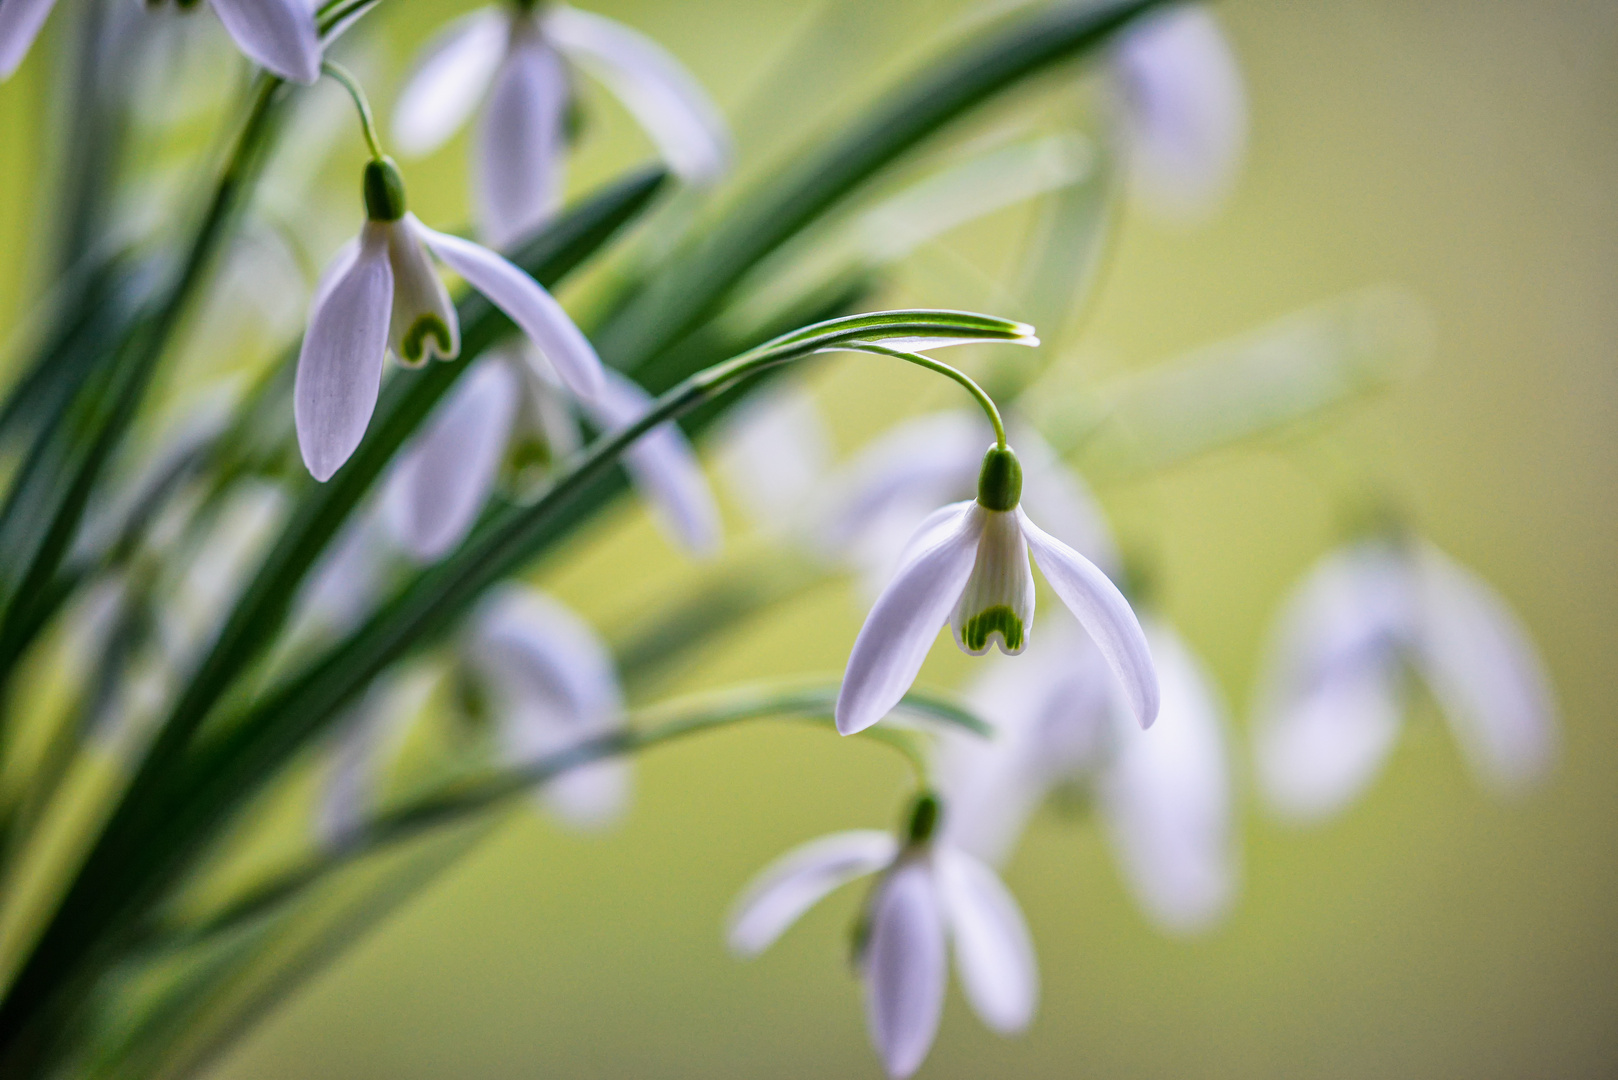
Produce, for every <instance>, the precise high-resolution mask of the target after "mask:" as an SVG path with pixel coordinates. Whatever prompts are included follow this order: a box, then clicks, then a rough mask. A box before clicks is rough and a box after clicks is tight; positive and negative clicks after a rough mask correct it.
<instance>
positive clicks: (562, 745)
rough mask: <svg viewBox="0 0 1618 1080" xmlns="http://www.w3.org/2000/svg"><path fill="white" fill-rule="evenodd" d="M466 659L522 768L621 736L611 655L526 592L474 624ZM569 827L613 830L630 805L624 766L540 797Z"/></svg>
mask: <svg viewBox="0 0 1618 1080" xmlns="http://www.w3.org/2000/svg"><path fill="white" fill-rule="evenodd" d="M465 650H466V654H467V662H468V664H469V665H470V666H471V667H472V669H473V670H475V671H477V672H479V673H480V674H481V675H482V676H483V678H484V680H485V682H486V685H487V687H488V690H489V694H490V698H491V704H492V706H493V708H494V712H495V716H496V720H497V723H498V730H499V733H500V741H501V745H502V748H503V752H504V755H505V758H506V760H507V761H508V762H509V763H511V764H513V765H528V764H532V763H534V762H536V761H540V760H543V759H545V758H547V757H550V756H552V755H555V754H559V753H562V752H564V751H567V750H570V749H572V748H573V747H576V746H578V745H580V744H581V743H585V742H588V741H590V740H592V739H599V738H601V737H603V736H607V735H611V734H612V733H613V732H615V731H618V730H619V729H620V728H621V727H622V726H623V722H624V705H623V696H622V693H621V692H620V691H619V689H618V677H617V674H616V672H615V671H614V669H613V664H612V657H611V655H610V654H609V653H608V652H607V648H606V646H605V645H603V644H602V642H601V640H600V639H599V638H598V637H596V635H595V631H593V630H592V629H591V628H590V626H589V625H588V624H587V623H585V622H584V620H582V619H580V618H579V617H578V616H577V615H575V614H574V613H573V612H572V611H569V610H568V609H567V608H566V607H564V606H563V605H561V604H560V603H558V602H556V601H555V600H552V599H551V598H549V597H547V596H545V595H543V594H542V593H539V592H537V591H535V590H533V589H526V588H522V587H519V586H509V587H507V588H506V589H504V590H503V591H501V592H498V593H496V594H494V595H493V596H491V597H490V598H489V599H488V600H487V601H486V602H485V603H484V605H483V606H482V607H481V608H480V609H479V611H478V612H477V614H476V615H475V617H474V620H473V631H472V633H471V634H470V636H469V637H468V639H467V642H466V645H465ZM538 797H539V799H540V801H541V802H542V804H543V805H545V806H546V807H547V808H549V809H550V810H551V811H552V812H553V813H555V814H556V815H557V816H559V817H561V818H562V819H563V820H565V821H567V822H568V823H570V824H573V825H576V826H578V827H581V828H598V827H601V826H603V825H608V824H611V823H612V822H613V821H615V820H616V819H617V818H618V817H619V816H620V815H621V814H622V813H623V811H624V808H625V806H626V805H627V803H628V800H629V766H628V765H627V764H626V763H625V762H624V761H623V760H622V759H619V758H611V757H609V758H603V759H601V760H597V761H593V762H590V763H588V764H584V765H580V766H578V767H576V768H573V769H569V770H568V771H566V772H564V773H563V774H561V775H560V776H558V777H556V778H555V779H553V780H551V781H550V782H548V783H547V784H545V785H544V787H542V788H541V789H540V790H539V792H538Z"/></svg>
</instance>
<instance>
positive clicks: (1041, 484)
mask: <svg viewBox="0 0 1618 1080" xmlns="http://www.w3.org/2000/svg"><path fill="white" fill-rule="evenodd" d="M1011 444H1012V445H1013V446H1015V447H1017V454H1018V456H1019V457H1020V458H1021V459H1022V476H1023V481H1022V505H1023V508H1024V509H1025V510H1027V511H1029V512H1030V513H1031V514H1033V516H1034V517H1037V518H1038V519H1039V520H1040V521H1041V522H1042V524H1041V526H1040V527H1041V528H1043V529H1044V530H1045V531H1046V532H1048V533H1050V534H1051V535H1052V536H1054V537H1056V538H1057V539H1058V540H1060V541H1062V543H1064V544H1066V545H1067V546H1068V547H1070V548H1072V549H1073V550H1074V551H1077V552H1078V553H1079V554H1080V555H1083V556H1084V557H1085V558H1086V559H1089V560H1090V561H1091V562H1093V563H1095V564H1096V568H1097V569H1099V570H1100V571H1101V572H1102V573H1103V574H1106V575H1107V576H1108V577H1109V578H1112V577H1116V576H1117V575H1118V573H1119V572H1120V571H1121V570H1122V569H1123V561H1122V560H1121V559H1120V558H1119V557H1118V545H1117V544H1116V543H1115V542H1114V541H1113V538H1112V530H1111V528H1110V527H1109V526H1108V525H1107V517H1106V515H1105V514H1104V513H1102V511H1101V506H1100V504H1099V503H1097V502H1096V499H1095V496H1094V495H1093V494H1092V493H1091V492H1090V488H1089V485H1087V484H1086V483H1085V482H1084V480H1083V478H1082V477H1080V476H1079V474H1078V473H1076V472H1074V471H1073V470H1072V469H1070V468H1068V466H1067V464H1066V463H1065V462H1064V461H1063V460H1062V459H1061V457H1060V456H1059V455H1058V454H1057V453H1056V451H1055V450H1054V449H1053V448H1052V447H1051V445H1050V444H1049V443H1047V442H1046V441H1045V439H1044V438H1043V437H1042V436H1041V435H1040V434H1039V432H1037V431H1035V430H1034V429H1033V428H1032V427H1031V426H1029V425H1027V424H1018V425H1016V426H1015V427H1013V429H1012V432H1011ZM974 482H975V478H974Z"/></svg>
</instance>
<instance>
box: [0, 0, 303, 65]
mask: <svg viewBox="0 0 1618 1080" xmlns="http://www.w3.org/2000/svg"><path fill="white" fill-rule="evenodd" d="M55 3H56V0H0V79H7V78H10V77H11V74H12V72H14V71H16V70H17V67H18V65H20V64H21V63H22V61H23V58H24V57H25V56H27V55H28V49H29V47H30V46H32V45H33V43H34V38H35V37H37V36H38V35H39V31H40V28H41V27H43V26H44V25H45V19H46V17H47V16H48V15H50V13H51V8H52V7H53V6H54V5H55ZM184 6H187V5H182V7H184ZM213 10H214V14H216V15H218V16H219V21H220V22H222V23H224V24H225V30H226V31H227V32H228V33H229V34H230V36H231V37H232V38H233V39H235V42H236V46H237V48H239V49H241V51H242V52H243V53H245V54H247V58H248V59H250V60H252V61H253V62H254V63H256V64H258V65H260V66H262V67H264V68H266V69H268V70H269V71H271V72H274V73H275V74H276V75H279V76H280V77H281V78H283V79H291V80H292V81H293V82H300V83H312V82H314V81H315V80H316V79H318V78H320V55H321V53H320V33H319V31H318V30H317V28H316V26H315V14H314V9H313V7H312V6H311V5H310V4H309V3H307V2H306V0H213Z"/></svg>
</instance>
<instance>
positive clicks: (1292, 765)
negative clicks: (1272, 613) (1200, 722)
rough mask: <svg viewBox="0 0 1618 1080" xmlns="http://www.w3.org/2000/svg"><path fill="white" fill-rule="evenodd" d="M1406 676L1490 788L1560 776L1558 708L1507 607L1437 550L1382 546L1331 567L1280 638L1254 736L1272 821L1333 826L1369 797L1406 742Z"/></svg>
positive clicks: (1363, 544) (1323, 568) (1343, 555)
mask: <svg viewBox="0 0 1618 1080" xmlns="http://www.w3.org/2000/svg"><path fill="white" fill-rule="evenodd" d="M1407 668H1408V669H1409V670H1412V671H1414V672H1416V673H1418V674H1419V675H1420V676H1421V678H1422V680H1423V681H1424V682H1425V683H1426V684H1427V687H1428V689H1429V690H1430V691H1431V692H1432V694H1433V697H1434V698H1435V699H1436V701H1437V703H1438V705H1439V708H1440V710H1441V711H1442V712H1443V714H1444V717H1445V719H1446V720H1447V721H1448V722H1449V726H1450V729H1451V730H1452V731H1453V733H1454V735H1455V737H1456V739H1457V740H1458V741H1459V742H1460V744H1461V747H1462V750H1463V751H1464V752H1465V754H1466V756H1467V759H1468V761H1469V762H1470V764H1471V765H1472V767H1473V770H1474V771H1475V772H1476V773H1477V774H1478V775H1479V777H1480V778H1481V779H1483V780H1485V781H1487V782H1489V783H1490V784H1492V785H1494V786H1496V787H1498V788H1501V789H1505V790H1512V789H1516V788H1520V787H1523V786H1524V785H1526V784H1527V783H1529V782H1530V781H1533V780H1535V779H1537V778H1538V777H1539V776H1540V775H1542V774H1543V773H1544V771H1545V770H1546V768H1547V767H1548V766H1549V765H1550V763H1551V760H1552V758H1553V757H1554V754H1555V750H1556V743H1557V732H1556V707H1555V704H1554V702H1553V700H1552V696H1551V691H1550V687H1549V684H1548V681H1547V678H1546V675H1545V672H1544V669H1543V667H1542V666H1541V663H1540V660H1539V657H1538V656H1537V654H1536V653H1535V651H1534V647H1533V645H1532V643H1531V642H1530V641H1529V639H1528V635H1527V633H1526V632H1525V631H1524V629H1523V627H1522V625H1521V624H1520V623H1519V622H1518V621H1517V619H1516V617H1515V616H1514V615H1513V614H1512V613H1511V611H1510V609H1509V608H1508V607H1507V606H1506V604H1505V602H1504V601H1503V600H1502V599H1501V598H1500V596H1499V594H1497V593H1496V592H1495V591H1494V590H1493V589H1492V588H1490V587H1489V586H1488V585H1487V584H1486V583H1485V582H1483V581H1482V580H1481V579H1480V578H1478V577H1477V576H1476V575H1474V574H1473V573H1471V572H1470V571H1468V570H1466V569H1465V568H1463V567H1461V566H1459V565H1458V564H1456V563H1455V562H1454V561H1453V560H1452V559H1450V558H1449V557H1448V556H1447V555H1445V554H1443V553H1442V552H1440V551H1439V550H1438V549H1437V548H1435V547H1433V546H1432V545H1431V544H1428V543H1424V542H1420V541H1415V540H1408V539H1403V538H1400V539H1392V538H1386V537H1378V538H1374V539H1366V540H1361V541H1358V542H1356V543H1353V544H1350V545H1349V546H1347V547H1345V548H1342V549H1340V550H1338V551H1335V552H1333V553H1331V554H1329V555H1327V556H1326V557H1325V558H1323V559H1322V560H1321V561H1320V562H1319V563H1318V564H1317V565H1316V566H1315V568H1314V569H1313V570H1311V571H1310V573H1309V574H1308V576H1307V577H1306V578H1305V579H1304V581H1303V582H1302V584H1300V585H1299V586H1298V588H1297V590H1296V592H1295V593H1294V594H1293V596H1292V598H1291V600H1290V601H1289V602H1288V604H1287V606H1286V609H1285V611H1284V614H1283V616H1282V618H1281V619H1280V621H1279V624H1278V626H1277V630H1276V635H1275V641H1274V646H1273V647H1272V650H1271V659H1270V663H1269V667H1268V671H1267V673H1266V676H1265V678H1264V680H1263V683H1262V685H1263V689H1262V690H1261V693H1260V696H1259V700H1260V706H1259V709H1258V715H1257V718H1256V722H1255V730H1254V739H1255V752H1256V754H1257V765H1258V779H1259V781H1260V787H1261V790H1262V791H1263V793H1264V794H1265V796H1267V798H1268V799H1269V801H1270V802H1271V803H1272V804H1273V805H1274V806H1275V808H1276V809H1278V810H1280V811H1281V812H1283V813H1284V814H1287V815H1289V816H1291V817H1294V818H1300V819H1308V818H1320V817H1324V816H1326V815H1328V814H1331V813H1333V812H1335V811H1337V810H1340V809H1342V808H1343V807H1344V806H1346V805H1347V804H1348V803H1349V802H1350V801H1351V800H1352V799H1353V798H1354V797H1355V796H1356V795H1358V794H1359V793H1360V792H1361V791H1363V790H1364V789H1365V788H1366V787H1367V786H1368V785H1369V784H1370V782H1371V780H1372V779H1373V778H1374V777H1375V775H1376V772H1377V770H1378V769H1379V768H1381V766H1382V764H1383V762H1384V761H1385V760H1386V759H1387V756H1388V754H1389V752H1390V751H1391V750H1392V748H1393V744H1394V742H1395V740H1396V739H1397V738H1398V735H1399V729H1400V726H1401V720H1402V716H1403V712H1404V704H1405V700H1404V699H1405V693H1404V689H1405V688H1404V678H1403V676H1404V671H1405V670H1406V669H1407Z"/></svg>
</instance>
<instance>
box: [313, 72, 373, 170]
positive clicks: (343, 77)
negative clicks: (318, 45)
mask: <svg viewBox="0 0 1618 1080" xmlns="http://www.w3.org/2000/svg"><path fill="white" fill-rule="evenodd" d="M320 70H321V71H323V72H325V73H326V74H327V75H330V76H331V77H332V79H333V80H335V81H336V82H337V83H339V84H340V85H341V86H342V88H343V89H344V90H347V91H348V96H349V97H351V98H353V99H354V108H355V109H356V110H358V112H359V114H360V129H361V130H362V131H364V132H365V144H366V145H367V146H369V147H370V148H371V158H372V160H374V161H381V160H382V159H383V158H385V157H387V155H386V154H384V153H383V152H382V140H381V138H379V137H378V136H377V133H376V118H375V117H374V116H372V115H371V103H370V101H369V100H368V99H367V98H366V96H365V87H363V86H361V85H360V81H359V80H358V79H356V78H355V77H354V76H353V75H352V74H350V73H349V70H348V69H347V68H345V67H343V65H341V64H337V63H333V62H332V61H330V60H322V61H321V62H320Z"/></svg>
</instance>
